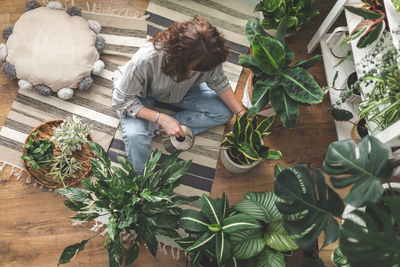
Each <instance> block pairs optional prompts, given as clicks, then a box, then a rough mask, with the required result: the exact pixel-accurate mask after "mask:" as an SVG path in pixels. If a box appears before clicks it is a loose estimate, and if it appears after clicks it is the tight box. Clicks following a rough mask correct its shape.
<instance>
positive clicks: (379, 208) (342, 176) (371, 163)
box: [274, 136, 400, 267]
mask: <svg viewBox="0 0 400 267" xmlns="http://www.w3.org/2000/svg"><path fill="white" fill-rule="evenodd" d="M357 150H358V152H357V151H356V146H355V144H354V142H353V141H352V140H343V141H338V142H334V143H332V144H331V145H330V146H329V149H328V153H327V155H326V159H325V162H324V169H325V172H326V173H327V174H329V175H331V177H330V180H331V184H332V185H333V186H334V187H335V188H344V187H347V186H351V185H352V186H353V187H352V189H351V190H350V193H349V194H348V195H347V196H346V197H345V198H344V201H345V202H347V203H348V204H350V205H352V206H354V207H360V206H366V207H368V209H367V210H369V211H368V212H367V211H363V210H360V209H356V210H354V211H353V212H352V214H353V215H354V216H356V217H358V218H359V219H360V220H361V221H362V222H363V223H362V224H357V223H356V222H354V221H352V220H351V219H349V218H343V217H342V213H343V210H344V202H343V200H342V199H341V198H340V196H339V195H338V194H337V193H336V192H335V191H334V190H333V189H332V188H331V187H330V186H329V185H328V184H327V183H326V182H325V175H324V173H323V172H322V171H320V170H318V169H314V168H313V169H312V170H311V171H310V170H309V169H308V168H307V166H305V165H298V166H294V167H289V168H285V169H283V170H279V171H277V172H276V174H275V175H276V179H275V184H274V190H275V194H276V195H277V197H278V198H279V199H278V200H277V201H275V203H276V206H277V208H278V210H279V212H280V213H281V214H282V220H283V226H284V228H285V229H286V231H288V233H289V234H291V235H295V236H296V239H295V241H296V244H297V245H298V246H299V247H300V248H303V249H310V247H311V246H312V245H313V244H314V243H315V242H316V241H317V239H318V236H319V235H320V233H321V232H322V231H324V232H325V240H324V243H323V245H322V248H323V247H325V246H326V245H328V244H330V243H332V242H334V241H335V240H336V239H337V238H338V236H340V240H339V247H340V249H341V251H342V252H343V254H344V256H345V257H346V258H347V261H348V264H349V265H350V266H352V267H364V266H380V267H389V266H391V267H392V266H396V265H398V264H399V262H400V235H399V231H400V229H399V225H400V210H399V207H400V196H399V195H389V196H383V197H382V194H383V186H382V184H381V182H384V181H387V180H388V179H389V178H390V177H391V174H392V170H393V166H392V165H391V163H390V162H389V160H388V156H389V150H388V148H387V147H386V146H385V145H384V144H382V143H381V142H380V141H379V140H378V139H376V138H375V137H372V136H366V137H364V138H363V139H362V140H361V141H360V142H359V143H358V148H357ZM334 217H336V218H340V219H342V220H343V225H342V226H341V227H340V228H339V226H338V223H337V222H336V220H335V218H334ZM307 266H314V265H311V264H310V265H307ZM319 266H321V265H319Z"/></svg>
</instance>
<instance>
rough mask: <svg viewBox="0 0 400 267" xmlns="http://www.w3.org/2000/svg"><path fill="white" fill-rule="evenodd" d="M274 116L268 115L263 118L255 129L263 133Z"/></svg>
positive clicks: (272, 121)
mask: <svg viewBox="0 0 400 267" xmlns="http://www.w3.org/2000/svg"><path fill="white" fill-rule="evenodd" d="M274 119H275V116H270V117H268V118H266V119H265V120H263V121H262V122H261V123H260V124H259V125H258V126H257V128H256V131H259V132H260V133H261V134H264V133H265V132H266V131H268V129H269V127H271V125H272V124H273V123H274Z"/></svg>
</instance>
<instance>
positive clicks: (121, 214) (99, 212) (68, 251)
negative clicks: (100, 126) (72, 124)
mask: <svg viewBox="0 0 400 267" xmlns="http://www.w3.org/2000/svg"><path fill="white" fill-rule="evenodd" d="M89 145H90V148H91V149H92V150H93V152H94V153H95V155H96V156H97V158H92V159H91V160H90V161H91V164H92V168H93V174H94V175H95V176H96V178H97V180H96V182H95V183H93V182H92V181H91V180H90V179H89V178H85V179H84V180H83V181H82V187H83V189H80V188H70V187H65V188H62V189H58V190H57V192H58V193H60V194H63V195H65V196H66V197H68V198H69V200H65V201H64V203H65V205H66V206H67V207H69V208H70V209H72V210H74V211H78V214H76V215H75V216H73V217H71V219H72V220H75V221H95V220H96V219H97V218H99V217H104V216H109V217H108V220H107V221H108V222H107V226H106V231H107V236H106V238H105V241H104V246H105V247H107V250H108V255H109V265H110V266H120V265H121V263H122V262H123V260H125V264H126V265H129V264H131V263H132V262H134V261H135V259H136V258H137V256H138V253H139V244H140V243H145V244H146V245H147V247H148V248H149V250H150V252H151V253H152V254H153V255H154V257H155V256H156V253H157V246H158V241H157V239H156V235H166V236H169V237H172V238H178V237H180V236H179V234H178V233H177V231H176V229H177V228H178V221H179V218H180V214H181V212H182V209H181V208H180V207H179V206H181V205H183V204H188V203H190V202H192V201H195V200H197V199H198V197H183V196H178V195H176V194H175V193H174V192H173V190H174V189H175V188H176V187H177V186H178V185H179V184H180V183H181V180H180V177H181V176H182V175H183V174H185V173H186V171H187V170H188V169H189V167H190V165H191V161H187V160H179V161H178V155H179V153H180V151H176V152H175V153H173V154H172V155H171V156H169V157H167V158H166V159H165V160H164V161H163V162H162V163H161V164H160V162H159V161H160V158H161V152H159V151H154V152H153V153H152V154H151V156H150V158H149V159H148V160H147V162H146V165H145V169H144V171H143V175H138V174H136V173H135V171H134V169H133V167H132V165H131V164H130V163H129V161H128V160H127V159H125V158H123V157H118V162H119V164H120V165H121V166H122V168H119V167H115V166H111V162H110V159H109V158H108V155H107V153H106V152H105V151H104V150H103V148H102V147H101V146H100V145H99V144H97V143H94V142H90V143H89ZM157 164H160V166H159V168H157V169H156V167H157ZM121 233H132V234H133V236H134V237H135V239H134V241H133V243H132V244H131V245H130V247H129V249H127V250H126V249H125V248H124V246H123V244H122V241H121V237H120V234H121ZM88 241H89V240H84V241H82V242H81V243H77V244H74V245H71V246H69V247H67V248H65V250H64V251H63V253H62V255H61V257H60V260H59V264H65V263H68V262H69V261H70V260H71V259H72V258H73V257H74V256H75V255H76V254H77V253H78V252H80V251H81V250H83V249H84V246H85V244H86V243H87V242H88Z"/></svg>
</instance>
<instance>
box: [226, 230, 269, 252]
mask: <svg viewBox="0 0 400 267" xmlns="http://www.w3.org/2000/svg"><path fill="white" fill-rule="evenodd" d="M229 237H230V238H231V241H232V253H233V256H235V257H236V258H238V259H249V258H251V257H253V256H255V255H257V254H258V253H260V252H261V251H262V250H263V249H264V246H265V243H264V239H263V238H262V237H261V230H260V229H248V230H243V231H237V232H233V233H230V235H229Z"/></svg>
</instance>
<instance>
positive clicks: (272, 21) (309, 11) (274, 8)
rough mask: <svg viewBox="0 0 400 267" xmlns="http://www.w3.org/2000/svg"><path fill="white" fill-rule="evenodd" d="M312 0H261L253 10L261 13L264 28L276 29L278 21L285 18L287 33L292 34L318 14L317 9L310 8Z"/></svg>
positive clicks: (313, 0)
mask: <svg viewBox="0 0 400 267" xmlns="http://www.w3.org/2000/svg"><path fill="white" fill-rule="evenodd" d="M314 2H315V0H261V1H260V3H258V4H257V5H256V7H255V9H254V11H261V12H262V13H263V15H264V19H263V20H262V25H263V26H264V28H265V29H277V28H278V26H279V23H280V22H281V21H282V20H283V19H286V20H287V22H288V34H293V33H295V32H296V31H297V30H299V29H300V28H301V27H302V26H303V25H305V24H307V23H309V22H310V21H311V19H312V18H313V17H315V16H316V15H318V14H319V11H318V10H317V9H314V8H312V5H313V4H314Z"/></svg>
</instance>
